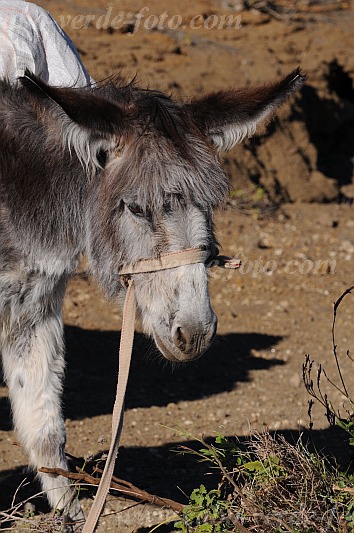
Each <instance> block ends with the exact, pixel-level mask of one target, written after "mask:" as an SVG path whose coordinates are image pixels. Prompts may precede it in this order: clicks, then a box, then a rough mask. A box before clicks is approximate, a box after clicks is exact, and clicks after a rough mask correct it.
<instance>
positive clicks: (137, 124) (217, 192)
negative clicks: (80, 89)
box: [91, 79, 229, 211]
mask: <svg viewBox="0 0 354 533" xmlns="http://www.w3.org/2000/svg"><path fill="white" fill-rule="evenodd" d="M91 90H93V91H94V92H95V93H98V94H101V95H102V96H104V97H105V98H107V99H109V100H110V101H113V102H118V103H119V104H120V105H122V106H123V107H124V108H125V109H127V110H129V111H130V117H131V121H132V122H133V124H134V127H133V128H132V130H133V131H134V134H133V137H132V139H131V142H128V146H127V152H128V153H127V156H126V158H123V160H122V161H119V160H118V161H117V162H113V163H111V165H108V168H107V170H106V171H107V173H111V174H112V185H113V187H114V186H116V191H115V192H116V195H115V196H116V197H117V196H121V195H128V196H131V197H132V201H135V202H136V203H137V204H139V205H140V206H141V207H142V208H143V209H145V210H146V211H147V210H153V211H156V210H158V211H161V209H164V208H166V209H167V210H168V209H169V208H170V207H171V205H170V204H171V202H175V201H177V202H178V201H182V202H185V203H188V202H191V203H192V204H194V205H197V206H198V207H199V208H201V209H203V210H205V211H209V210H210V209H211V208H215V207H218V206H220V205H222V204H223V202H224V201H225V197H226V196H227V193H228V190H229V180H228V178H227V176H226V175H225V173H224V172H223V171H222V169H221V168H220V163H219V159H218V156H217V154H216V152H215V151H214V150H213V149H212V147H211V144H210V142H209V141H208V139H207V137H206V136H205V135H204V134H203V133H202V132H201V130H200V129H199V128H198V127H197V125H196V123H195V121H194V120H193V116H192V113H190V111H189V109H188V108H187V107H186V106H185V105H184V104H183V103H179V102H175V101H174V100H173V99H172V98H171V97H170V96H167V95H166V94H163V93H161V92H159V91H156V90H149V89H141V88H139V87H137V85H136V83H135V81H133V82H131V83H129V84H125V83H124V81H123V80H120V79H118V80H117V79H115V80H114V81H112V80H110V81H109V82H108V83H103V84H97V85H96V86H95V87H94V88H93V89H91ZM176 161H177V163H176ZM116 164H119V165H121V173H122V176H124V179H122V180H119V181H118V182H117V180H115V183H113V176H114V175H116V173H117V167H116ZM167 169H168V171H167V172H166V170H167Z"/></svg>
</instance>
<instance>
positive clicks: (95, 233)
mask: <svg viewBox="0 0 354 533" xmlns="http://www.w3.org/2000/svg"><path fill="white" fill-rule="evenodd" d="M303 81H304V76H302V75H301V74H300V72H299V71H295V72H293V73H292V74H290V75H289V76H287V77H286V78H284V79H282V80H281V81H279V82H276V83H273V84H270V85H265V86H261V87H256V88H246V89H240V90H230V91H220V92H217V93H212V94H210V95H208V96H206V97H203V98H200V99H195V100H193V101H191V102H189V103H176V102H174V101H173V100H172V99H170V98H168V97H167V96H165V95H163V94H161V93H159V92H154V91H147V90H140V89H137V88H135V87H134V86H133V85H128V86H124V87H122V86H119V85H118V84H113V83H111V84H109V85H105V86H97V87H95V88H94V89H91V90H81V89H80V90H79V89H57V88H52V87H48V86H46V85H44V84H43V83H42V82H40V81H39V80H36V89H33V83H32V82H33V80H32V82H30V81H28V80H27V82H26V81H24V80H23V81H22V83H24V84H25V85H26V86H27V88H28V90H30V91H32V93H33V91H34V90H37V96H38V97H41V98H45V97H47V98H48V97H49V98H50V99H51V101H52V102H55V103H56V105H58V106H60V108H61V111H62V123H63V124H64V126H63V136H64V137H65V142H67V143H69V144H70V145H71V149H74V150H72V151H73V152H75V153H76V155H77V157H78V158H79V159H80V160H81V162H82V163H84V165H85V167H86V168H87V172H88V180H87V187H88V189H87V191H88V192H87V210H86V211H87V212H86V230H87V231H86V251H87V253H88V256H89V260H90V263H91V265H92V268H93V271H94V273H95V275H96V277H97V278H98V279H99V281H100V282H101V284H102V286H103V287H104V288H105V289H106V291H107V292H108V294H109V295H110V296H113V297H115V296H117V295H122V294H123V295H124V290H125V289H124V280H122V279H121V277H120V276H119V275H118V274H117V273H118V269H119V268H120V267H121V266H123V265H124V264H130V263H134V262H136V261H140V260H141V259H145V258H153V257H158V256H159V255H160V254H162V253H166V252H172V251H178V250H184V249H188V248H201V249H204V250H207V251H208V252H209V254H210V260H211V259H212V258H213V257H215V256H216V255H217V253H218V249H217V243H216V240H215V235H214V231H213V222H212V212H213V209H215V208H216V207H218V206H220V205H221V204H222V203H223V201H224V200H225V198H226V196H227V193H228V189H229V183H228V179H227V177H226V175H225V173H224V172H223V170H222V168H221V166H220V162H219V158H218V152H220V151H221V150H229V149H230V148H232V147H233V146H234V145H235V144H236V143H237V142H239V141H240V140H242V139H243V138H244V137H246V136H249V135H250V134H252V133H253V132H254V131H255V128H256V125H257V124H258V123H259V122H260V121H261V120H264V119H266V118H267V117H268V116H270V115H271V114H272V112H273V111H274V110H275V109H276V108H277V107H278V106H279V105H280V104H281V103H282V102H284V101H285V100H286V99H287V98H288V97H289V96H290V95H291V94H292V93H293V92H294V91H296V90H297V89H298V88H299V87H300V86H301V85H302V83H303ZM31 85H32V88H31ZM38 86H39V89H38ZM38 91H39V92H38ZM134 281H135V286H136V296H137V303H138V307H139V310H140V314H141V318H142V324H143V328H144V331H145V332H146V333H147V334H149V335H151V336H152V337H153V338H154V340H155V343H156V345H157V347H158V348H159V350H160V351H161V352H162V354H163V355H164V356H165V357H166V358H167V359H170V360H172V361H190V360H192V359H194V358H196V357H198V356H200V355H201V354H202V353H203V352H204V351H205V350H206V349H207V348H208V346H209V345H210V343H211V341H212V339H213V337H214V336H215V333H216V325H217V319H216V316H215V314H214V312H213V310H212V308H211V306H210V301H209V293H208V273H207V268H206V265H203V264H194V265H188V266H181V267H177V268H174V269H169V270H164V271H160V272H155V273H151V274H134Z"/></svg>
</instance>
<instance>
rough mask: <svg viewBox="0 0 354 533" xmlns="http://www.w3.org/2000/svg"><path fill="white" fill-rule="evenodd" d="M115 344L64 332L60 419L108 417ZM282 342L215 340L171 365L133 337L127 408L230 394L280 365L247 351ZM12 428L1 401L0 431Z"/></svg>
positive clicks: (97, 334) (238, 336) (269, 338)
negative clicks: (198, 355)
mask: <svg viewBox="0 0 354 533" xmlns="http://www.w3.org/2000/svg"><path fill="white" fill-rule="evenodd" d="M119 339H120V333H119V332H118V331H98V330H85V329H81V328H79V327H74V326H66V328H65V340H66V359H67V372H66V376H65V385H64V415H65V418H70V419H72V420H75V419H81V418H87V417H94V416H98V415H103V414H111V413H112V408H113V403H114V397H115V391H116V384H117V373H118V350H119ZM281 339H282V337H280V336H274V335H264V334H260V333H232V334H229V335H225V336H218V337H217V338H216V339H215V341H214V343H213V345H212V347H211V348H210V349H209V350H208V351H207V352H206V353H205V354H204V355H203V356H202V357H201V358H200V359H199V360H197V361H194V362H191V363H188V364H187V363H181V364H171V363H169V362H167V361H166V360H165V359H164V358H163V357H162V356H161V355H160V354H159V353H158V351H157V349H156V348H155V347H154V345H153V343H152V341H150V340H149V339H147V338H146V337H145V336H144V335H142V334H139V333H136V334H135V341H134V351H133V357H132V365H131V372H130V377H129V384H128V390H127V396H126V407H127V408H133V407H149V406H153V405H154V406H164V405H167V404H168V403H170V402H178V401H182V400H190V401H192V400H197V399H200V398H204V397H208V396H212V395H214V394H218V393H220V392H227V391H230V390H233V389H234V388H235V387H236V386H237V383H238V382H244V381H248V380H249V372H250V371H251V370H262V369H268V368H271V367H272V366H274V365H282V364H284V362H283V361H282V360H279V359H276V358H267V359H265V358H262V357H259V356H258V357H253V356H252V349H256V350H269V349H270V348H272V347H273V346H275V345H276V344H277V343H278V342H280V341H281ZM0 382H1V376H0ZM11 428H12V424H11V413H10V405H9V401H8V399H7V398H0V430H2V431H9V430H10V429H11Z"/></svg>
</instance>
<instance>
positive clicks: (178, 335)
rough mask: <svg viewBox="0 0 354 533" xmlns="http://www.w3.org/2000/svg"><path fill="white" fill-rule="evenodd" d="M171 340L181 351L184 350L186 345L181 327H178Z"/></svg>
mask: <svg viewBox="0 0 354 533" xmlns="http://www.w3.org/2000/svg"><path fill="white" fill-rule="evenodd" d="M173 342H174V344H175V345H176V346H177V348H178V349H179V350H181V352H184V351H185V349H186V345H187V340H186V338H185V336H184V335H183V333H182V328H180V327H178V328H177V329H176V331H175V333H174V335H173Z"/></svg>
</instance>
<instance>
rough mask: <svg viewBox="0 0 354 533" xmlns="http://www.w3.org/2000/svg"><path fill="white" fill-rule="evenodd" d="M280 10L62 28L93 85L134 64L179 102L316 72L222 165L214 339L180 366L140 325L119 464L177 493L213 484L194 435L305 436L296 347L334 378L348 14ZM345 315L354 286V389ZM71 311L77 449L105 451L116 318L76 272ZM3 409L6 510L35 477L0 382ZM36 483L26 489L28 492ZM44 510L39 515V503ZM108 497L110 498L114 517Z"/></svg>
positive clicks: (350, 133) (337, 7)
mask: <svg viewBox="0 0 354 533" xmlns="http://www.w3.org/2000/svg"><path fill="white" fill-rule="evenodd" d="M38 3H40V5H42V6H43V7H45V8H47V9H48V10H49V11H51V13H52V14H53V15H54V17H55V18H56V19H57V20H59V21H60V20H61V21H63V18H60V17H63V16H64V15H65V16H67V15H71V16H72V17H74V16H77V15H79V14H82V15H86V14H94V15H95V16H96V17H99V16H102V15H105V14H106V13H107V9H108V8H109V6H112V10H113V11H112V13H113V15H114V14H115V13H118V12H120V11H124V12H126V13H137V12H138V11H139V9H140V8H141V7H142V6H143V4H142V3H141V2H140V3H139V2H138V1H137V0H129V2H128V0H122V1H119V2H118V1H117V0H112V2H111V3H110V4H109V5H108V6H107V4H106V3H105V2H104V1H103V0H97V1H95V2H92V3H91V4H89V3H88V2H85V0H82V1H81V0H77V1H76V2H73V1H69V0H65V1H62V2H59V1H56V0H47V1H44V0H43V1H41V2H38ZM250 3H251V2H250ZM266 4H267V3H266ZM275 5H281V6H282V7H283V11H279V12H276V13H275V14H274V13H273V12H272V13H271V14H269V13H261V12H260V11H259V10H254V9H253V10H252V9H243V10H242V6H243V3H242V2H233V1H230V2H228V1H219V0H209V1H202V0H196V1H195V2H193V3H192V2H187V1H186V0H181V1H180V2H179V4H178V5H177V4H173V3H172V2H169V1H168V0H165V2H161V0H154V1H153V2H149V4H148V7H149V9H150V11H149V12H148V14H149V15H150V14H156V15H160V14H161V13H163V12H164V11H165V10H168V13H169V14H171V15H174V14H181V15H182V16H183V21H184V22H185V24H186V25H187V29H186V30H171V31H170V30H169V31H163V30H156V31H153V30H148V29H144V28H143V27H140V28H139V30H138V31H137V32H136V33H135V34H134V35H130V34H129V31H132V28H131V27H130V26H129V25H126V26H124V27H123V28H122V29H120V30H114V29H113V28H108V29H97V27H96V26H95V24H96V22H95V21H94V22H93V23H92V24H91V25H90V26H89V27H88V28H86V29H77V30H74V29H73V28H72V27H70V26H69V25H68V26H66V27H65V30H66V31H67V32H68V33H69V35H70V36H71V38H72V39H73V41H74V42H75V44H76V46H77V47H78V49H79V50H80V53H81V55H82V59H83V61H84V63H85V65H86V67H87V68H88V70H89V71H90V73H91V75H92V76H93V77H94V78H96V79H103V78H106V77H107V76H110V75H111V74H113V73H116V72H119V71H122V73H123V74H124V75H125V76H126V77H127V79H131V78H132V77H134V76H135V75H137V78H138V81H139V84H141V85H142V86H148V87H150V88H156V89H160V90H163V91H167V92H170V93H172V94H173V95H174V96H175V97H176V98H188V97H191V96H192V95H195V94H200V93H203V92H208V91H210V90H216V89H220V88H225V87H229V86H242V85H246V84H248V83H251V82H263V81H267V80H270V79H272V78H274V77H276V76H280V75H284V74H286V73H288V72H290V71H291V70H292V69H294V68H296V67H297V66H298V65H301V67H302V69H303V70H304V71H306V72H307V74H308V81H307V83H306V85H305V87H304V88H303V90H302V91H301V93H300V94H299V95H298V96H297V98H296V99H295V100H294V101H292V102H291V103H290V104H288V105H286V106H284V107H283V108H282V109H281V110H280V111H279V112H278V113H277V117H276V119H275V120H274V121H273V122H272V123H271V124H270V125H268V126H267V128H265V129H264V130H263V131H262V132H261V134H260V135H258V136H257V137H255V138H254V139H251V140H248V141H247V142H246V143H245V144H244V145H243V146H242V147H241V146H239V147H237V148H236V149H234V150H233V151H232V152H230V153H229V154H227V156H226V157H225V158H224V165H225V168H226V170H227V172H228V173H229V175H230V177H231V180H232V194H231V198H230V201H229V202H228V206H227V208H226V209H225V211H223V212H221V213H217V214H216V228H217V235H218V239H219V241H220V243H221V246H222V251H223V252H224V253H227V254H230V255H236V256H239V257H240V258H241V259H242V261H243V267H242V269H241V270H240V271H236V272H234V273H232V274H231V275H230V274H229V275H227V274H225V271H217V270H214V271H213V273H212V276H211V284H210V285H211V286H210V290H211V300H212V304H213V307H214V310H215V312H216V313H217V315H218V318H219V329H218V337H217V339H216V341H215V343H214V345H213V347H212V348H211V349H210V350H209V351H208V352H207V353H206V354H205V355H204V356H203V358H202V359H200V360H198V361H196V362H194V363H191V364H190V365H188V366H182V367H180V366H173V367H172V366H171V365H169V364H166V363H165V362H164V361H162V358H161V356H159V355H158V354H157V351H156V349H155V348H154V347H153V346H152V345H151V343H150V342H149V341H148V340H146V339H144V337H143V336H142V335H141V333H140V329H139V327H138V328H137V331H138V333H137V335H136V340H135V347H134V356H133V357H134V359H133V368H132V373H131V377H130V382H129V388H128V393H127V402H126V417H125V426H124V432H123V436H122V449H121V452H120V455H119V463H118V466H117V472H119V476H120V477H124V478H126V479H129V480H130V481H132V482H134V483H135V484H136V485H138V486H140V487H142V488H146V489H147V490H150V491H152V492H155V493H158V494H159V495H161V496H168V497H172V498H175V499H177V500H179V501H181V502H182V503H183V502H186V501H187V500H186V496H185V493H187V494H188V493H189V492H190V490H191V489H192V488H193V487H195V486H197V485H199V484H200V483H201V482H204V483H205V482H208V479H209V478H206V477H205V475H204V469H203V467H202V466H201V465H198V464H196V463H195V462H193V461H191V460H190V459H188V458H183V457H181V456H178V455H176V454H175V453H173V452H171V449H174V448H176V446H177V445H178V444H180V443H182V442H185V441H189V440H191V439H190V438H189V437H188V436H187V437H186V436H185V433H188V434H190V435H194V436H197V437H200V436H201V435H202V434H204V435H206V436H213V435H215V434H216V433H217V432H222V433H223V434H224V435H229V436H233V435H237V436H239V437H242V436H244V435H247V434H248V433H249V432H250V431H252V430H254V429H262V428H263V427H268V428H269V429H270V430H271V431H281V432H283V433H285V434H287V435H289V436H292V437H293V438H296V437H297V435H298V434H299V432H301V431H304V432H305V433H306V434H307V429H306V428H307V426H308V416H307V402H308V395H307V393H306V391H305V388H304V386H303V384H302V377H301V368H302V363H303V362H304V354H305V353H309V354H310V355H311V357H312V358H314V359H316V361H317V362H321V363H322V364H323V365H324V366H325V367H326V369H327V371H328V373H329V374H330V376H331V377H332V378H333V379H334V380H336V382H338V379H337V374H336V370H335V363H334V360H333V355H332V344H331V324H332V313H333V302H334V301H335V300H336V299H337V298H338V297H339V296H340V295H341V293H342V292H343V291H344V290H345V289H346V288H347V287H349V286H351V285H352V284H353V281H354V278H353V260H354V219H353V209H354V207H352V202H353V199H354V185H353V183H352V180H353V165H354V144H353V138H354V88H353V84H354V81H353V80H354V56H353V53H352V49H353V44H354V7H353V5H351V4H350V3H349V2H317V3H315V2H309V1H306V0H304V1H303V2H291V3H290V2H282V3H281V2H279V3H277V2H275ZM243 7H244V6H243ZM236 8H239V9H240V11H236ZM289 13H290V15H289V17H288V14H289ZM197 14H201V15H203V16H204V19H207V17H210V15H222V14H226V15H230V14H233V15H240V16H241V20H242V26H241V28H239V29H224V30H218V29H205V28H200V29H198V30H191V29H190V28H188V23H189V21H190V19H191V18H192V17H193V16H195V15H197ZM113 15H112V17H113ZM279 19H280V20H279ZM95 20H97V19H95ZM251 261H252V262H253V268H251V267H252V264H251ZM318 261H321V262H324V263H323V264H322V265H321V266H319V263H317V262H318ZM255 265H256V266H255ZM316 265H317V266H316ZM257 270H258V272H257ZM353 315H354V300H353V296H348V298H347V299H346V300H345V301H344V303H343V305H342V306H341V308H340V313H339V318H338V323H337V341H338V350H339V354H340V357H341V364H342V368H343V370H344V374H345V376H346V380H347V384H348V388H349V389H351V390H352V391H353V394H354V372H353V368H352V363H351V362H350V361H349V360H348V358H346V356H345V353H346V350H348V349H349V350H350V349H351V350H353V348H354V346H353V344H354V341H353V339H354V320H353V318H354V317H353ZM64 317H65V324H66V343H67V361H68V365H67V376H66V384H65V394H64V409H65V415H66V425H67V433H68V438H67V450H68V451H69V452H70V453H71V454H73V455H74V456H76V457H83V456H86V455H88V454H94V455H96V454H100V453H101V452H102V451H104V450H106V449H107V448H108V441H109V436H110V421H111V411H112V402H113V398H114V394H115V384H116V369H117V351H118V342H119V330H120V324H121V320H120V314H119V311H118V309H117V306H116V305H115V304H114V303H109V302H107V301H106V300H105V298H104V296H103V294H102V293H101V292H100V290H99V289H98V288H97V286H96V285H95V283H94V281H93V280H92V279H90V278H89V277H88V276H87V275H86V273H85V270H84V269H82V270H80V272H79V273H78V274H77V275H76V276H75V277H74V278H73V280H72V282H71V284H70V286H69V289H68V292H67V296H66V300H65V309H64ZM329 390H331V389H329ZM331 397H332V399H333V400H334V401H335V402H337V404H338V405H340V403H341V401H342V398H341V395H340V394H339V393H337V392H336V391H334V390H331ZM322 411H323V410H321V409H320V408H318V407H317V406H315V409H314V413H313V415H314V430H313V432H312V436H311V438H312V439H313V441H314V442H315V444H316V446H318V447H319V448H323V447H325V446H327V447H328V449H329V450H331V451H332V453H334V454H335V455H336V457H337V458H338V460H339V461H340V462H342V463H344V464H347V463H348V462H349V460H350V455H349V453H348V447H347V443H346V438H345V435H344V434H342V433H338V431H334V430H332V429H329V428H328V423H327V421H326V419H325V417H324V416H323V412H322ZM0 415H1V417H0V469H1V470H0V508H1V509H5V508H7V507H8V506H9V505H10V503H11V498H12V495H13V493H14V491H15V489H16V487H17V486H18V484H19V483H20V481H21V480H22V479H23V478H24V477H26V475H27V473H26V470H25V465H26V461H27V459H26V456H25V454H24V453H23V451H22V450H21V448H20V447H19V446H16V436H15V435H14V433H13V432H12V430H11V420H10V411H9V405H8V401H7V391H6V387H5V386H3V387H1V388H0ZM102 435H103V436H104V437H105V438H106V439H107V440H106V441H105V440H104V439H102V438H101V436H102ZM99 441H100V443H99ZM29 479H32V478H29ZM37 489H38V487H37V486H36V485H35V483H32V484H31V485H30V486H27V487H25V488H23V489H22V490H21V491H20V493H19V495H18V497H24V496H26V495H30V494H33V493H34V492H35V491H36V490H37ZM84 506H85V508H88V506H89V500H87V501H86V502H84ZM36 507H37V509H38V510H46V507H45V503H44V502H43V501H42V500H40V499H38V500H37V501H36ZM112 508H115V504H114V503H110V504H109V506H108V507H107V509H106V511H107V510H108V512H110V510H111V509H112ZM154 513H155V514H154ZM162 517H163V515H162V514H161V513H157V512H156V510H155V509H154V508H152V507H147V506H139V507H136V508H134V509H132V510H130V511H129V512H128V511H127V512H125V513H120V514H117V515H113V516H106V517H103V518H102V520H101V525H100V529H99V531H102V532H104V531H117V532H120V533H121V532H125V531H127V532H128V531H139V532H141V533H142V532H144V531H148V529H145V528H146V527H147V526H148V525H150V524H154V523H157V522H158V521H159V520H160V521H161V520H162ZM21 531H22V530H21ZM161 531H162V530H161ZM166 531H167V530H166Z"/></svg>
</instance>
